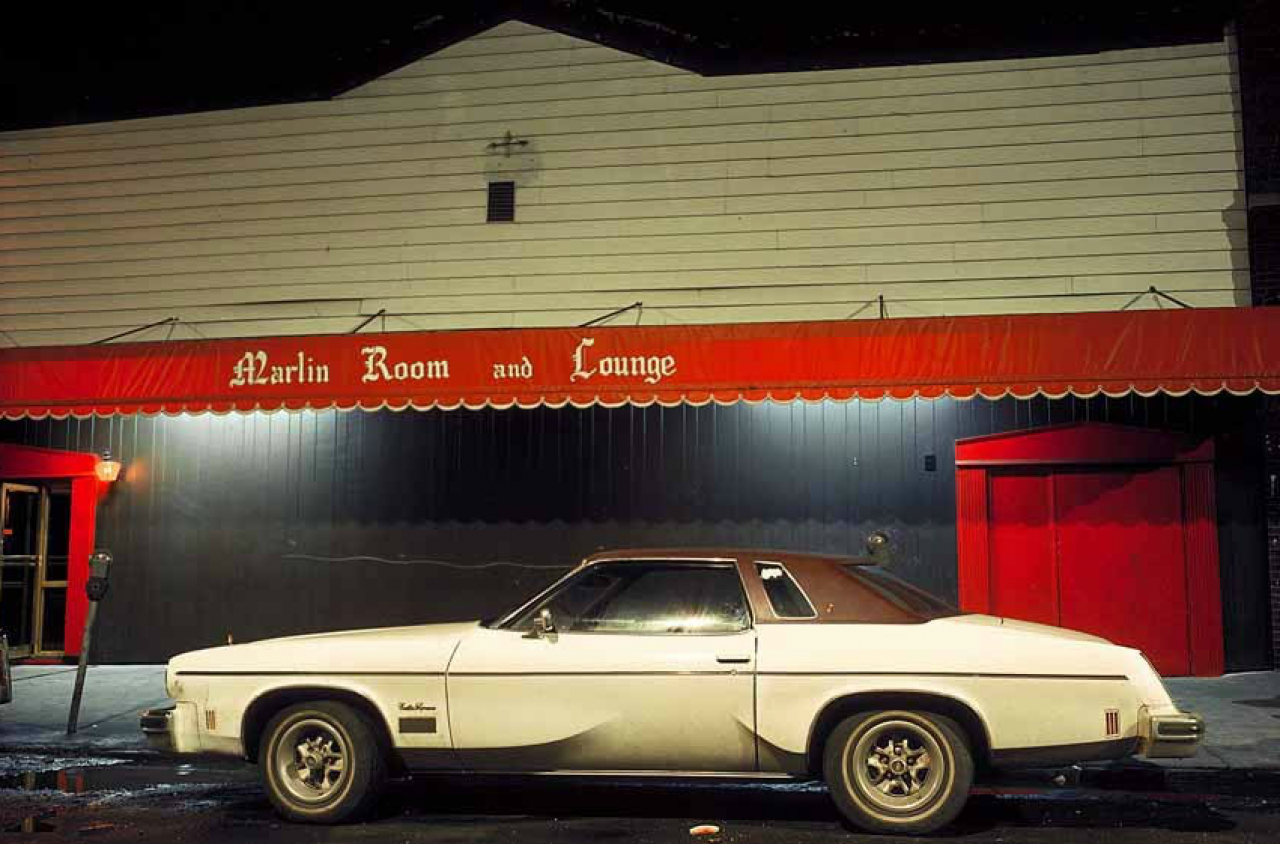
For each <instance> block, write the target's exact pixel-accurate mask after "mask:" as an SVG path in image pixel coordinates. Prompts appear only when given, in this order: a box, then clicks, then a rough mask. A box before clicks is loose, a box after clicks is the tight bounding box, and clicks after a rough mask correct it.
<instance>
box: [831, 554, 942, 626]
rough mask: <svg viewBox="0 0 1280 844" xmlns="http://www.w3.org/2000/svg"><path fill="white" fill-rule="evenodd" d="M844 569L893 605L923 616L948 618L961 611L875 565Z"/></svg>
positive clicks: (853, 566)
mask: <svg viewBox="0 0 1280 844" xmlns="http://www.w3.org/2000/svg"><path fill="white" fill-rule="evenodd" d="M844 570H845V571H846V572H847V573H848V574H849V576H851V577H852V578H853V579H854V580H857V581H858V582H859V583H861V584H863V585H864V586H866V587H867V588H868V589H870V590H871V591H872V592H875V593H876V594H877V595H879V596H880V597H882V598H884V599H885V600H886V601H889V602H890V603H891V604H893V605H894V606H896V607H900V608H901V609H904V610H906V611H907V612H911V613H915V614H916V615H918V616H920V617H921V618H924V619H934V618H949V617H950V616H953V615H960V614H961V613H960V610H958V609H956V608H955V607H953V606H952V605H951V604H949V603H947V602H946V601H944V600H942V599H941V598H938V597H936V596H934V595H930V594H929V593H928V592H926V591H924V590H923V589H919V588H917V587H915V586H912V585H911V584H910V583H907V582H906V581H905V580H902V579H901V578H899V577H895V576H894V575H892V574H889V573H888V572H887V571H885V570H884V569H881V568H877V567H875V566H867V565H857V564H849V565H846V566H845V567H844Z"/></svg>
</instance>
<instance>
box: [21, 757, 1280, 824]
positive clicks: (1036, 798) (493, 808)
mask: <svg viewBox="0 0 1280 844" xmlns="http://www.w3.org/2000/svg"><path fill="white" fill-rule="evenodd" d="M1195 782H1196V783H1197V784H1198V785H1201V786H1202V785H1203V782H1202V781H1199V780H1197V781H1195ZM1218 785H1219V786H1220V787H1216V788H1215V789H1214V790H1215V791H1218V792H1222V793H1216V794H1205V793H1196V792H1195V791H1194V790H1190V791H1186V790H1177V789H1174V790H1168V789H1166V790H1162V791H1155V792H1140V791H1132V790H1127V791H1125V790H1113V789H1109V788H1097V787H1088V788H1086V787H1080V786H1072V785H1070V784H1068V786H1066V787H1057V786H1055V785H1053V783H1052V781H1051V780H1047V779H1046V780H1044V781H1043V782H1040V781H1023V782H1021V783H1016V784H1015V783H1002V784H1000V785H997V786H994V787H987V788H983V789H979V790H977V791H976V792H975V794H974V795H973V797H972V799H971V800H970V803H969V806H968V808H967V809H966V811H965V812H964V813H963V814H962V815H961V817H960V819H959V821H958V822H957V823H956V824H955V825H954V826H953V827H952V828H950V829H948V830H946V831H945V832H944V833H943V834H941V835H939V836H936V837H935V838H932V839H923V840H948V841H956V840H962V841H972V842H1095V841H1096V842H1106V844H1125V842H1157V841H1158V842H1182V841H1186V842H1192V841H1195V842H1206V841H1211V842H1217V841H1222V842H1275V841H1280V778H1277V777H1265V778H1263V779H1254V778H1249V777H1245V778H1232V777H1226V778H1224V779H1222V780H1221V781H1220V782H1219V783H1218ZM698 824H714V825H716V826H718V827H719V828H720V832H719V833H718V834H716V835H712V836H708V837H702V838H695V837H694V836H692V835H690V829H691V827H693V826H695V825H698ZM7 840H16V841H31V842H57V841H86V840H92V841H103V842H116V841H119V842H124V841H129V842H149V841H157V842H159V841H166V842H170V841H182V842H362V841H368V842H396V844H400V842H470V841H486V842H495V841H511V842H520V844H539V842H607V841H636V842H678V841H689V842H696V841H707V842H743V843H744V844H747V842H761V843H762V844H763V843H764V842H805V841H849V842H858V841H868V842H870V841H880V842H883V841H890V840H894V839H891V838H885V837H879V836H871V835H863V834H861V833H858V832H857V831H856V830H851V829H850V828H848V827H847V826H846V825H845V824H844V823H843V822H842V821H841V819H840V818H839V816H838V815H837V814H836V812H835V810H834V808H833V807H832V805H831V803H830V801H829V799H828V796H827V794H826V792H825V791H824V789H823V788H822V786H821V785H819V784H816V783H787V784H767V785H766V784H759V783H744V782H719V781H717V782H712V781H694V782H688V781H685V782H679V781H673V780H665V779H664V780H649V781H643V782H636V781H625V780H593V779H581V778H578V779H564V778H525V779H514V778H421V779H415V780H409V781H401V782H398V783H395V784H394V785H393V787H392V788H391V789H390V792H389V794H388V796H387V799H386V800H385V801H384V802H383V804H382V806H381V810H380V812H379V813H378V815H377V816H376V817H374V818H373V819H371V820H370V821H368V822H366V823H362V824H357V825H350V826H342V827H313V826H299V825H292V824H288V823H285V822H282V821H281V820H280V819H279V818H277V817H276V816H275V814H274V813H273V812H272V809H271V807H270V805H269V804H268V803H267V801H266V799H265V797H264V796H263V794H262V792H261V789H260V787H259V785H258V772H257V770H256V768H254V767H253V766H250V765H247V764H242V763H238V762H233V761H203V760H200V761H196V762H194V763H192V762H188V761H181V760H175V759H164V758H160V757H156V756H153V755H149V754H107V755H103V756H97V757H77V756H74V755H66V756H60V755H53V754H48V753H39V752H31V753H14V752H11V753H9V754H6V755H5V756H4V757H3V758H0V841H7ZM903 840H922V839H903Z"/></svg>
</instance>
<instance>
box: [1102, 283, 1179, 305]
mask: <svg viewBox="0 0 1280 844" xmlns="http://www.w3.org/2000/svg"><path fill="white" fill-rule="evenodd" d="M1143 296H1156V297H1159V298H1161V299H1168V300H1169V301H1170V302H1172V303H1173V304H1175V305H1179V306H1181V307H1184V308H1188V309H1190V308H1193V307H1194V306H1192V305H1188V304H1187V303H1186V302H1184V301H1182V300H1181V299H1178V298H1176V297H1173V296H1170V295H1169V294H1168V293H1165V292H1164V291H1163V290H1157V289H1156V286H1155V285H1154V284H1153V285H1151V286H1150V287H1148V288H1147V289H1146V290H1144V291H1142V292H1141V293H1139V294H1138V295H1137V296H1134V297H1133V298H1132V299H1130V300H1129V301H1128V302H1125V303H1124V306H1123V307H1122V308H1120V310H1122V311H1127V310H1129V308H1131V307H1133V306H1134V305H1136V304H1137V303H1138V300H1139V299H1141V298H1142V297H1143Z"/></svg>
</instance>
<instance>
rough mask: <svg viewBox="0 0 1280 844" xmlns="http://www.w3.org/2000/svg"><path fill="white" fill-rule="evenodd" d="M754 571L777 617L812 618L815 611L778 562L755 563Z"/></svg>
mask: <svg viewBox="0 0 1280 844" xmlns="http://www.w3.org/2000/svg"><path fill="white" fill-rule="evenodd" d="M756 573H757V574H759V575H760V582H761V583H762V584H764V593H765V595H767V596H768V598H769V606H771V607H773V614H774V615H776V616H777V617H778V618H813V617H815V616H816V615H817V612H815V611H814V609H813V604H811V603H809V599H808V598H807V597H805V594H804V592H803V591H801V589H800V586H799V585H798V584H797V583H796V582H795V580H794V579H793V578H792V577H791V572H789V571H787V570H786V569H785V568H783V567H782V565H780V564H779V563H756Z"/></svg>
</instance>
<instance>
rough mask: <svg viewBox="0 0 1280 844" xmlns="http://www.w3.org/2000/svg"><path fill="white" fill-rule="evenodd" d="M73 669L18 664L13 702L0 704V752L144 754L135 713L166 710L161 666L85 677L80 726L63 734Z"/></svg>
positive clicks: (96, 670) (110, 669)
mask: <svg viewBox="0 0 1280 844" xmlns="http://www.w3.org/2000/svg"><path fill="white" fill-rule="evenodd" d="M75 679H76V669H75V666H72V665H18V666H15V667H14V669H13V680H14V683H13V701H12V702H11V703H8V704H5V705H4V706H0V750H17V749H26V748H49V749H58V750H71V749H76V750H80V751H89V752H97V753H102V752H107V751H132V750H143V749H145V748H146V742H145V741H144V740H143V738H142V732H141V731H140V730H139V729H138V714H139V713H140V712H141V711H142V710H144V709H149V708H151V707H155V706H167V705H168V704H169V699H168V697H167V696H166V695H165V691H164V666H163V665H96V666H91V667H90V668H89V671H88V673H87V676H86V677H85V683H84V696H83V697H82V698H81V702H80V728H79V730H78V731H77V732H76V734H75V735H73V736H68V735H67V734H66V730H67V715H68V713H69V712H70V710H71V694H72V690H73V689H74V688H75Z"/></svg>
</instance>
